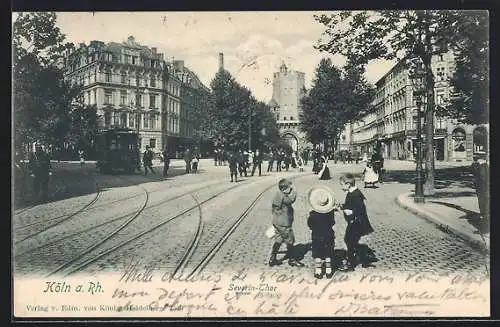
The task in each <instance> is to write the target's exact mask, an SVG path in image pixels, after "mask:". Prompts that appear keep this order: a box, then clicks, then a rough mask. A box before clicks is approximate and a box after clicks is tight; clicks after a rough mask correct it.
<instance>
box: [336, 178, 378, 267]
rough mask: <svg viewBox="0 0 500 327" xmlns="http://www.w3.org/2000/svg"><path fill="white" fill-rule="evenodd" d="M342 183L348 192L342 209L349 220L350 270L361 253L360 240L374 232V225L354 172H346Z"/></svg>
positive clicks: (347, 232)
mask: <svg viewBox="0 0 500 327" xmlns="http://www.w3.org/2000/svg"><path fill="white" fill-rule="evenodd" d="M340 185H341V186H342V189H343V190H344V191H346V192H347V195H346V198H345V202H344V205H343V206H342V210H343V212H344V218H345V220H346V221H347V228H346V231H345V238H344V241H345V244H346V245H347V264H348V267H347V268H348V270H354V268H355V267H356V265H357V263H358V261H357V260H359V259H360V258H359V255H360V251H359V240H360V239H361V237H362V236H365V235H368V234H370V233H373V227H372V226H371V224H370V221H369V220H368V214H367V213H366V206H365V202H364V200H365V199H366V198H365V196H364V195H363V193H361V191H360V190H359V189H358V188H357V187H356V185H355V178H354V175H353V174H346V175H345V176H341V177H340Z"/></svg>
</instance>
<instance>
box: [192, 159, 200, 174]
mask: <svg viewBox="0 0 500 327" xmlns="http://www.w3.org/2000/svg"><path fill="white" fill-rule="evenodd" d="M199 161H200V159H198V157H197V156H195V157H194V158H193V160H191V173H193V174H197V173H198V162H199Z"/></svg>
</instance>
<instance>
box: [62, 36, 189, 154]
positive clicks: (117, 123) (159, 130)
mask: <svg viewBox="0 0 500 327" xmlns="http://www.w3.org/2000/svg"><path fill="white" fill-rule="evenodd" d="M62 64H63V67H64V71H65V78H66V79H67V80H70V81H72V82H73V83H78V84H80V85H81V86H82V98H83V102H84V103H85V104H89V105H95V106H96V107H97V109H98V115H99V116H100V117H101V121H100V126H99V127H100V129H110V128H115V127H124V128H131V129H134V130H137V132H138V133H139V138H140V147H141V150H144V149H145V147H146V145H149V146H151V148H153V150H154V151H161V150H162V149H163V148H164V146H165V145H166V144H167V139H169V138H170V137H174V138H175V137H180V136H181V135H182V136H183V137H184V138H190V137H191V136H192V131H191V130H187V131H186V130H183V128H182V126H181V117H187V115H188V114H187V113H183V112H182V106H181V102H182V101H181V96H182V92H181V88H182V86H183V82H182V80H181V79H180V78H179V76H178V74H177V71H176V70H175V67H174V66H175V65H172V64H170V63H167V62H166V61H165V60H164V55H163V54H162V53H158V52H157V49H156V48H154V47H153V48H148V47H146V46H143V45H141V44H139V43H137V42H136V41H135V39H134V37H132V36H130V37H129V38H128V39H127V40H126V41H125V42H122V43H116V42H110V43H107V44H105V43H104V42H101V41H91V42H90V44H89V45H86V44H84V43H82V44H80V47H79V48H78V49H76V50H75V51H73V52H71V53H68V54H67V56H65V59H64V62H63V63H62ZM171 143H172V142H171ZM170 145H171V146H172V147H173V148H172V151H175V150H173V149H177V148H178V144H177V143H175V142H173V143H172V144H170Z"/></svg>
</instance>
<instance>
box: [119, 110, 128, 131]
mask: <svg viewBox="0 0 500 327" xmlns="http://www.w3.org/2000/svg"><path fill="white" fill-rule="evenodd" d="M120 116H121V117H120V127H123V128H125V127H127V113H125V112H124V113H122V114H121V115H120Z"/></svg>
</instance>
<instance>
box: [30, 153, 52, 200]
mask: <svg viewBox="0 0 500 327" xmlns="http://www.w3.org/2000/svg"><path fill="white" fill-rule="evenodd" d="M29 171H30V175H31V177H33V197H34V200H35V201H38V200H41V201H42V202H45V201H47V200H48V196H49V177H50V176H51V175H52V165H51V164H50V158H49V155H48V154H47V153H46V152H45V151H44V150H43V149H42V147H41V146H40V145H37V146H36V148H35V152H34V153H32V154H31V155H30V158H29Z"/></svg>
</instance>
